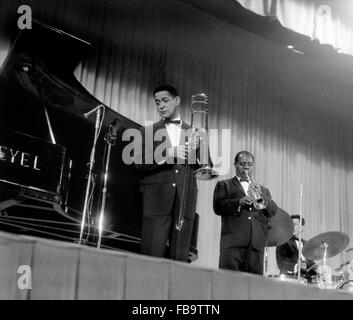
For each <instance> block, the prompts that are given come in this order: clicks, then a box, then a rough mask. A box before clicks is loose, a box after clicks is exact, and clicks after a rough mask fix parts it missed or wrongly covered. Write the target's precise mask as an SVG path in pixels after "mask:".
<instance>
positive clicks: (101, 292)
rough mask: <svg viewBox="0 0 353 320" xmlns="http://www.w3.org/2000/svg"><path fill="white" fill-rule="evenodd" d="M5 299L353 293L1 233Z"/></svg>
mask: <svg viewBox="0 0 353 320" xmlns="http://www.w3.org/2000/svg"><path fill="white" fill-rule="evenodd" d="M0 299H10V300H13V299H21V300H22V299H27V300H38V299H46V300H53V299H56V300H57V299H65V300H74V299H79V300H81V299H82V300H83V299H105V300H111V299H118V300H122V299H129V300H130V299H134V300H154V299H159V300H229V299H231V300H249V299H252V300H258V299H266V300H268V299H270V300H287V299H300V300H308V299H310V300H325V299H330V300H333V299H339V300H347V299H349V300H353V293H351V292H348V291H344V290H335V289H319V288H316V287H311V286H307V285H304V284H297V283H290V282H283V281H279V280H275V279H270V278H265V277H262V276H257V275H252V274H248V273H242V272H233V271H225V270H214V269H206V268H200V267H195V266H193V265H190V264H186V263H182V262H176V261H171V260H168V259H159V258H153V257H147V256H143V255H138V254H133V253H129V252H117V251H110V250H103V249H100V250H98V249H96V248H90V247H86V246H81V245H77V244H70V243H65V242H60V241H52V240H46V239H42V238H35V237H28V236H21V235H13V234H9V233H4V232H0Z"/></svg>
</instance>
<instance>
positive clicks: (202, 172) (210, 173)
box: [195, 166, 219, 180]
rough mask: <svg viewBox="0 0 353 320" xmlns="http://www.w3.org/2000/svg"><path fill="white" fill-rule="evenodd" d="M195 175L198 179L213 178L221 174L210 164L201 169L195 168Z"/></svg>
mask: <svg viewBox="0 0 353 320" xmlns="http://www.w3.org/2000/svg"><path fill="white" fill-rule="evenodd" d="M195 176H196V179H198V180H211V179H215V178H217V177H218V176H219V174H218V173H217V171H215V170H212V168H211V167H209V166H204V167H202V168H200V169H197V170H195Z"/></svg>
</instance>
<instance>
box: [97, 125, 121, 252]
mask: <svg viewBox="0 0 353 320" xmlns="http://www.w3.org/2000/svg"><path fill="white" fill-rule="evenodd" d="M115 122H116V121H115V120H114V122H113V124H111V125H110V126H109V131H108V133H107V134H106V135H105V137H104V141H105V142H106V143H107V146H108V148H107V156H106V159H105V161H106V163H105V168H104V176H103V188H102V204H101V209H100V214H99V222H98V244H97V248H98V249H100V247H101V242H102V233H103V219H104V210H105V201H106V198H107V181H108V173H109V162H110V152H111V148H112V146H114V145H115V142H116V138H117V135H116V128H115Z"/></svg>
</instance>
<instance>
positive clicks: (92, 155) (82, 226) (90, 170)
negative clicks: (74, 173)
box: [78, 105, 103, 244]
mask: <svg viewBox="0 0 353 320" xmlns="http://www.w3.org/2000/svg"><path fill="white" fill-rule="evenodd" d="M101 107H103V105H99V106H97V107H96V108H94V109H93V110H94V111H97V115H96V125H95V131H94V140H93V146H92V151H91V156H90V161H89V164H90V165H89V173H88V181H87V186H86V196H85V203H84V206H83V212H82V221H81V231H80V238H79V240H78V244H82V238H83V231H84V228H85V220H86V215H87V207H88V198H89V193H90V188H91V181H92V172H93V166H94V157H95V153H96V144H97V138H98V131H99V123H100V117H101ZM93 110H91V111H90V112H89V113H87V114H85V117H86V118H87V117H88V115H89V114H90V113H91V112H93Z"/></svg>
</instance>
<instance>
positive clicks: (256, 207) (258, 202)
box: [253, 198, 267, 210]
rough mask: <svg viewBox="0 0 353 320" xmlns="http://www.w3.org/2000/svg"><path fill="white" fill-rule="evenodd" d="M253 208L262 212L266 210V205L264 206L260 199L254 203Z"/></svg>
mask: <svg viewBox="0 0 353 320" xmlns="http://www.w3.org/2000/svg"><path fill="white" fill-rule="evenodd" d="M253 205H254V208H255V209H257V210H263V209H266V207H267V205H266V201H265V200H264V199H262V198H259V199H257V200H256V201H254V204H253Z"/></svg>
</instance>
